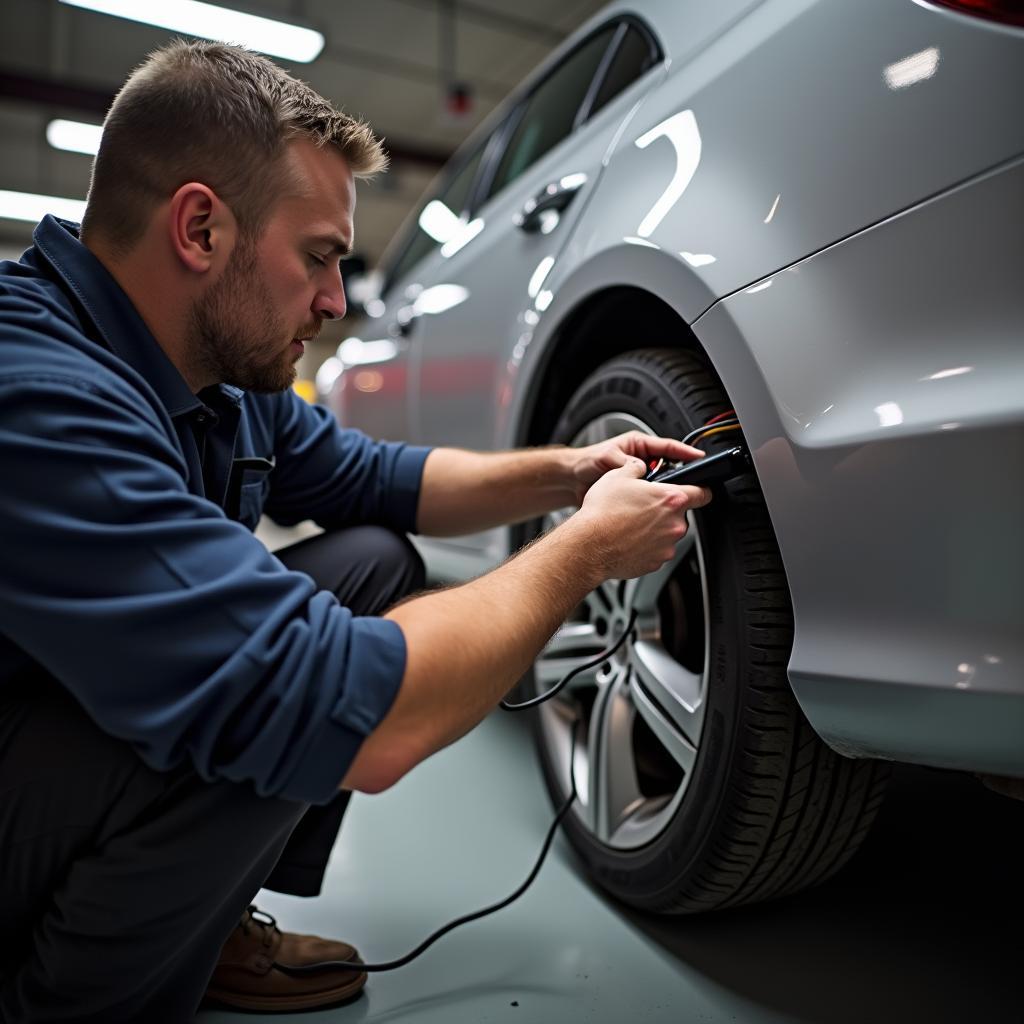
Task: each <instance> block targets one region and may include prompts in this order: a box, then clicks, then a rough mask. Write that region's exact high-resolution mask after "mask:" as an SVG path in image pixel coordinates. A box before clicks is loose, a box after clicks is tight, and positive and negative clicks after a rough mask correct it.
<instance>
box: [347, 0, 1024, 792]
mask: <svg viewBox="0 0 1024 1024" xmlns="http://www.w3.org/2000/svg"><path fill="white" fill-rule="evenodd" d="M620 13H636V14H638V15H639V16H641V17H642V18H643V19H644V20H645V21H646V23H647V24H649V25H650V26H651V27H652V29H653V31H654V33H655V34H656V35H657V37H658V39H659V42H660V43H661V45H662V47H663V51H664V54H665V62H664V65H663V66H662V67H661V68H660V69H657V71H656V72H654V73H648V75H647V76H646V77H645V78H644V79H643V80H641V81H640V82H638V83H635V85H634V86H633V87H632V88H631V90H629V91H628V92H627V93H625V94H623V95H622V96H620V97H619V102H618V105H617V106H616V108H615V110H614V111H613V112H612V113H611V114H609V116H608V117H607V118H606V121H607V122H609V123H608V124H604V123H603V122H602V123H601V124H600V125H598V126H597V127H598V130H596V131H595V132H593V133H592V134H591V135H587V134H586V133H585V132H584V133H580V134H579V135H574V136H572V137H570V138H569V139H567V140H565V142H564V143H563V144H562V145H560V146H558V147H556V148H555V149H553V150H551V151H550V153H549V154H548V155H547V157H545V158H544V160H542V161H541V162H540V163H539V164H538V165H536V166H535V168H533V169H531V172H530V174H529V175H524V177H523V179H520V181H518V182H516V183H515V185H514V186H513V187H511V188H509V189H508V190H506V193H507V194H502V195H499V196H498V197H496V198H495V200H494V201H492V205H491V207H490V208H488V207H482V208H481V211H480V212H481V215H483V216H484V219H485V220H486V219H487V218H490V222H489V223H488V227H487V230H486V231H485V232H482V233H481V234H480V235H478V236H477V237H476V238H475V239H474V240H473V241H472V242H471V243H469V244H468V245H466V246H465V247H464V248H463V249H462V250H461V251H460V252H459V253H458V254H457V255H456V256H454V257H453V258H451V259H447V260H445V259H443V258H442V257H440V256H439V255H438V254H437V253H435V254H434V257H433V258H432V260H430V261H427V262H425V263H424V264H423V265H422V267H421V268H418V269H417V273H416V275H414V276H415V277H416V281H414V282H413V283H414V284H416V285H417V286H420V287H431V286H434V285H436V284H437V283H445V284H458V285H460V286H463V287H467V289H468V290H469V291H471V292H472V293H473V294H474V301H473V302H472V303H471V302H470V301H465V302H463V303H460V305H459V306H458V308H454V307H453V308H452V309H451V310H450V312H451V313H452V314H455V315H453V316H450V317H440V316H438V317H431V318H429V319H430V320H431V321H432V322H431V323H430V324H429V329H428V330H424V332H423V335H422V338H421V339H420V340H421V341H422V342H423V347H422V349H421V350H419V351H415V352H414V353H413V354H412V357H411V363H414V364H415V365H416V367H417V368H416V371H415V377H416V378H418V380H419V383H420V385H421V386H420V389H419V390H420V392H424V391H426V393H427V402H428V403H429V404H427V405H422V406H420V407H418V408H416V409H415V411H414V412H412V413H408V412H407V411H406V412H403V414H402V415H403V417H404V419H403V420H402V421H401V422H403V424H404V425H405V426H407V427H412V428H413V430H414V432H413V434H412V436H413V437H414V438H415V439H417V440H425V441H428V442H435V443H437V442H442V443H458V444H465V445H467V446H473V447H480V448H487V447H495V448H503V447H510V446H514V445H517V444H521V443H524V442H525V441H527V440H528V439H529V438H530V437H531V432H530V424H531V418H532V416H533V414H534V407H535V406H534V403H535V401H536V396H537V394H538V392H539V390H540V388H541V386H542V384H543V381H544V380H545V377H546V375H547V374H548V373H549V372H550V371H551V369H552V367H553V366H555V365H556V364H557V361H558V360H559V359H560V358H561V355H560V350H559V344H560V343H561V340H562V332H563V331H564V330H565V329H566V325H567V324H569V323H571V322H572V319H573V317H574V315H575V314H576V313H577V312H578V311H579V310H580V309H582V308H586V306H587V305H588V303H591V302H593V301H594V300H596V299H597V298H599V297H600V296H601V295H603V294H605V293H606V292H607V291H608V289H613V288H632V289H634V290H635V291H636V292H637V294H640V293H644V294H646V295H649V296H655V297H656V298H657V299H658V300H660V302H661V303H663V304H664V305H665V306H667V307H668V308H669V309H671V310H672V311H674V312H675V314H676V315H677V317H678V320H679V324H680V331H679V335H678V337H675V338H673V337H647V336H644V335H643V334H642V333H641V332H639V331H638V334H637V336H636V337H635V338H623V339H622V351H626V350H628V349H630V348H642V347H647V346H650V345H662V346H664V345H672V344H684V343H687V341H688V340H690V339H693V338H695V339H696V341H697V342H699V343H700V345H701V346H702V347H703V349H704V351H705V352H706V353H707V355H708V356H709V358H710V359H711V361H712V363H713V364H714V366H715V368H716V370H717V372H718V373H719V375H720V377H721V379H722V381H723V384H724V385H725V387H726V389H727V391H728V393H729V394H730V396H731V398H732V399H733V401H734V403H735V407H736V409H737V411H738V413H739V416H740V419H741V422H742V423H743V425H744V430H745V434H746V437H747V439H748V441H749V442H750V444H751V448H752V452H753V455H754V460H755V465H756V468H757V471H758V475H759V477H760V479H761V483H762V486H763V489H764V493H765V498H766V501H767V503H768V507H769V511H770V513H771V517H772V521H773V524H774V526H775V529H776V532H777V535H778V540H779V544H780V549H781V551H782V556H783V559H784V562H785V565H786V570H787V573H788V575H789V579H790V586H791V592H792V597H793V605H794V613H795V623H796V633H795V644H794V649H793V655H792V660H791V664H790V678H791V681H792V684H793V687H794V690H795V692H796V695H797V698H798V700H799V701H800V703H801V706H802V707H803V709H804V711H805V713H806V714H807V716H808V719H809V720H810V722H811V724H812V725H813V726H814V727H815V729H816V730H817V731H818V732H819V733H820V734H821V735H822V736H823V737H824V738H825V739H826V740H827V741H828V742H829V743H830V744H832V745H833V746H834V747H835V749H837V750H839V751H840V752H842V753H846V754H851V755H858V756H875V757H888V758H895V759H901V760H908V761H918V762H921V763H925V764H933V765H941V766H944V767H953V768H964V769H970V770H975V771H986V772H993V773H1003V774H1016V775H1024V630H1022V628H1021V624H1022V621H1024V582H1022V581H1024V541H1022V539H1021V538H1022V534H1021V532H1020V530H1019V527H1018V525H1017V524H1018V523H1019V522H1020V520H1021V518H1022V515H1021V514H1022V511H1024V508H1022V506H1024V477H1022V474H1021V472H1020V467H1021V466H1022V465H1024V350H1022V346H1021V330H1022V327H1024V300H1022V298H1021V296H1022V294H1024V293H1022V291H1021V289H1020V281H1021V279H1022V271H1024V242H1022V239H1021V225H1022V224H1024V217H1022V214H1024V170H1022V166H1024V165H1022V164H1021V162H1019V155H1020V154H1022V153H1024V118H1022V117H1020V109H1019V108H1020V104H1019V103H1018V102H1017V101H1016V97H1018V96H1020V95H1022V94H1024V90H1022V87H1024V59H1021V58H1022V57H1024V31H1022V30H1017V29H1008V28H1005V27H1002V26H999V25H997V24H994V23H992V22H987V21H982V20H980V19H977V18H972V17H969V16H965V15H962V14H956V13H952V12H950V11H948V10H941V9H937V8H935V7H934V6H933V5H932V4H929V3H926V2H924V0H898V2H892V0H860V2H858V3H855V4H854V3H844V2H841V0H764V2H760V3H757V2H754V3H744V2H741V0H737V2H735V3H732V4H729V5H721V6H720V7H719V6H718V5H709V4H702V3H679V2H676V0H650V2H646V3H641V4H637V5H632V4H620V5H614V6H612V7H611V8H609V9H608V10H607V11H606V12H605V13H603V14H602V15H601V16H599V19H596V20H595V21H594V22H592V23H591V25H590V26H588V28H592V27H593V26H594V25H596V24H599V23H600V22H601V21H602V20H603V19H605V18H607V17H609V16H612V15H616V14H620ZM588 28H585V29H583V30H581V35H582V34H584V33H585V32H586V31H587V30H588ZM567 45H571V43H570V44H567ZM557 60H558V55H557V54H556V55H555V56H554V57H553V58H552V61H551V62H549V64H552V63H556V62H557ZM981 69H984V71H985V72H986V73H980V70H981ZM603 113H606V114H607V113H608V111H605V112H603ZM597 120H598V119H595V121H597ZM473 144H474V143H470V144H469V147H470V148H471V147H472V145H473ZM584 165H585V168H584ZM533 171H536V172H537V174H536V178H535V179H534V178H533V176H532V175H533ZM576 172H582V173H586V174H587V175H588V182H587V192H586V194H583V195H580V196H579V197H578V199H577V201H576V203H574V207H573V208H572V218H571V219H570V220H568V221H565V222H563V223H562V224H560V225H559V228H558V229H557V230H556V231H555V232H553V233H552V235H551V236H550V237H546V236H542V237H540V238H535V239H533V241H534V242H539V243H540V244H537V245H527V244H524V241H523V236H521V233H519V232H517V231H516V230H515V229H514V228H512V227H511V226H510V224H509V218H510V217H511V215H512V214H513V213H514V212H516V210H517V209H518V208H519V207H520V206H521V204H522V202H523V201H524V200H525V199H526V198H527V197H528V195H530V194H532V193H531V190H532V189H535V187H536V186H537V185H538V184H539V182H540V181H542V180H543V181H547V180H557V179H558V177H559V176H560V175H562V176H564V175H569V174H573V173H576ZM527 178H530V179H531V180H529V181H527V180H526V179H527ZM503 224H504V228H502V225H503ZM563 229H564V230H563ZM542 263H546V266H544V269H543V274H540V273H539V268H540V267H541V265H542ZM428 269H429V271H430V273H431V274H432V275H433V277H426V276H425V273H426V270H428ZM467 282H468V283H469V284H467ZM470 284H471V287H470ZM402 286H403V288H404V287H408V282H403V285H402ZM405 301H408V297H406V299H405ZM388 312H389V315H390V313H391V309H390V307H389V311H388ZM426 319H428V318H424V320H426ZM687 325H689V326H687ZM424 326H426V325H424ZM691 332H692V333H691ZM410 344H411V345H413V346H415V345H416V344H417V340H416V339H415V336H413V340H412V341H411V342H410ZM434 359H437V360H439V361H440V362H439V363H438V364H437V365H440V366H442V367H443V366H446V365H447V366H455V365H457V364H458V363H459V362H460V361H464V360H470V361H475V362H477V363H478V364H479V365H482V366H483V367H484V369H483V371H482V373H483V376H482V377H481V379H480V380H479V381H477V380H476V379H475V378H474V379H473V380H472V381H470V382H469V384H470V386H469V387H468V388H467V390H466V392H465V393H464V394H459V393H458V382H457V381H452V380H450V379H447V378H445V379H444V384H445V386H446V388H450V387H452V386H455V388H456V393H454V394H453V393H452V392H451V391H450V390H446V391H444V392H443V394H439V395H437V396H431V395H430V389H429V388H426V389H424V388H423V387H422V385H423V383H424V381H425V380H426V379H427V375H428V374H429V373H434V374H437V373H438V372H439V371H438V370H437V367H436V366H435V367H434V368H433V369H431V367H430V362H431V360H434ZM441 377H442V378H444V377H445V375H444V372H443V371H441ZM406 384H410V385H412V391H411V392H410V394H412V395H415V394H416V391H417V389H416V386H415V384H414V381H413V377H412V376H407V377H406V378H405V379H404V380H403V381H402V382H401V386H403V387H404V386H405V385H406ZM390 400H391V401H392V402H393V401H395V400H396V397H395V395H394V394H392V396H391V399H390ZM410 401H411V402H413V403H415V402H416V401H418V399H416V398H411V399H410ZM467 403H468V404H467ZM356 425H359V426H367V427H368V428H372V421H371V422H366V421H360V420H358V419H357V420H356ZM419 543H420V546H421V548H422V549H423V550H424V553H425V554H426V556H427V558H428V561H429V562H430V564H431V566H432V568H433V569H434V571H435V573H436V574H437V575H439V576H442V577H449V578H460V577H465V576H469V575H473V574H475V573H477V572H480V571H483V570H485V569H486V568H488V567H490V566H492V565H494V564H496V563H497V562H498V561H499V560H500V559H501V558H502V557H504V556H505V555H506V554H507V552H508V546H509V536H508V532H507V531H505V530H498V531H489V532H487V533H485V534H479V535H475V536H474V537H469V538H457V539H455V540H453V541H434V540H425V541H421V542H419Z"/></svg>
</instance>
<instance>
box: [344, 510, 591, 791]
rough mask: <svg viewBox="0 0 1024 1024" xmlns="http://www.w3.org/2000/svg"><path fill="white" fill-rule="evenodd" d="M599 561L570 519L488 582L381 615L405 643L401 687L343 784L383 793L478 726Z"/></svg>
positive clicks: (586, 534)
mask: <svg viewBox="0 0 1024 1024" xmlns="http://www.w3.org/2000/svg"><path fill="white" fill-rule="evenodd" d="M601 558H602V552H601V551H600V548H599V546H596V545H595V544H594V543H593V531H592V530H591V529H589V528H588V526H587V524H586V523H585V522H584V521H583V519H582V518H579V519H577V517H573V518H572V519H570V520H569V521H567V522H566V523H564V524H563V525H562V526H561V527H559V528H558V529H557V530H554V531H552V532H551V533H550V534H548V535H547V536H545V537H543V538H541V540H539V541H538V542H536V543H535V544H533V545H531V546H530V547H528V548H527V549H526V550H524V551H522V552H521V553H520V554H519V555H517V556H516V557H514V558H512V559H510V560H509V561H508V562H506V563H505V564H504V565H502V566H500V567H499V568H497V569H495V570H494V571H493V572H490V573H488V574H487V575H486V576H482V577H480V578H479V579H476V580H473V581H471V582H470V583H466V584H463V585H462V586H459V587H454V588H452V589H449V590H443V591H438V592H434V593H429V594H425V595H423V596H422V597H419V598H414V599H413V600H411V601H407V602H405V603H404V604H401V605H399V606H397V607H396V608H394V609H392V610H391V611H390V612H388V613H387V616H386V618H389V619H393V620H394V621H395V622H397V623H398V624H399V626H401V628H402V632H403V633H404V634H405V639H406V648H407V651H408V661H407V664H406V669H405V674H404V676H403V679H402V686H401V689H400V690H399V693H398V696H397V697H396V699H395V703H394V705H393V706H392V708H391V710H390V711H389V712H388V714H387V716H385V718H384V720H383V721H382V722H381V724H380V726H379V727H378V728H377V729H376V730H375V731H374V732H373V733H371V734H370V736H369V737H368V738H367V740H366V742H365V743H364V746H363V749H362V750H361V752H360V757H359V758H358V759H357V761H356V762H355V763H354V764H353V770H352V771H351V772H350V774H349V776H348V777H346V780H345V782H344V785H346V786H348V787H351V788H356V789H369V790H371V791H372V790H375V789H379V788H384V787H386V786H388V785H390V784H391V783H392V782H393V781H394V780H395V779H396V778H399V777H400V776H401V775H402V774H404V772H406V771H408V770H409V768H411V767H412V766H413V765H414V764H417V763H418V762H419V761H421V760H423V759H424V758H425V757H428V756H429V755H430V754H432V753H434V752H435V751H437V750H439V749H441V748H442V747H444V746H446V745H447V744H449V743H451V742H453V741H454V740H456V739H458V738H459V737H460V736H462V735H463V734H464V733H466V732H468V731H469V730H470V729H472V728H473V726H474V725H476V724H477V723H478V722H480V721H481V719H483V717H484V716H485V715H486V714H487V712H488V711H489V710H490V709H491V708H493V707H494V705H495V704H496V703H497V702H498V701H499V700H500V699H501V698H502V697H503V696H504V695H505V694H506V693H507V692H508V690H509V689H510V688H511V687H512V686H513V685H514V684H515V683H516V681H517V680H518V679H519V678H520V677H521V676H522V675H523V674H524V673H525V672H526V670H527V669H528V668H529V666H530V664H531V662H532V661H533V659H534V658H535V657H536V655H537V652H538V651H539V650H540V649H541V648H542V647H543V645H544V644H545V643H546V641H547V640H548V639H549V638H550V637H551V635H552V634H553V633H554V632H555V630H556V629H557V628H558V626H559V625H560V623H561V622H562V621H563V620H564V619H565V618H566V617H567V616H568V615H569V612H570V611H571V610H572V609H573V608H574V607H575V606H576V605H577V604H578V603H579V602H580V601H581V600H582V599H583V597H584V596H585V595H586V594H587V593H588V592H589V591H590V590H592V589H593V588H594V587H595V586H597V584H598V583H600V581H601V580H602V579H603V578H604V570H603V566H602V564H601ZM366 764H370V765H373V768H372V769H370V770H369V771H366V770H363V768H362V765H366Z"/></svg>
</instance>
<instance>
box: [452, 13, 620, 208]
mask: <svg viewBox="0 0 1024 1024" xmlns="http://www.w3.org/2000/svg"><path fill="white" fill-rule="evenodd" d="M621 20H622V18H621V17H615V18H610V19H609V20H608V21H604V22H602V23H601V24H600V25H595V26H594V28H593V29H592V30H591V31H590V32H588V33H587V34H586V35H585V36H584V37H583V38H582V39H581V40H580V41H579V42H578V43H577V44H576V45H575V46H574V47H573V48H572V49H571V50H568V51H566V52H565V53H564V54H562V56H561V58H559V60H558V63H557V64H555V65H554V66H553V67H551V68H549V69H548V72H547V74H545V75H543V76H541V77H540V78H538V79H537V81H535V82H531V83H530V87H529V88H528V89H527V90H526V91H525V92H523V93H522V95H521V96H520V97H519V98H518V99H517V100H516V102H515V106H514V107H513V109H512V110H510V111H509V115H508V117H507V118H506V119H505V122H504V124H503V125H502V130H501V134H502V140H501V150H500V151H499V152H495V153H494V154H493V157H494V159H493V160H492V161H491V162H490V164H489V165H488V167H487V168H486V173H485V174H484V175H481V177H480V178H479V179H478V180H477V189H476V194H475V196H474V199H475V203H474V206H473V207H472V209H471V211H470V212H471V215H472V214H475V213H476V211H477V209H479V207H480V206H482V205H483V204H484V203H485V202H489V201H490V200H491V199H494V198H495V197H496V196H499V195H501V193H502V192H504V191H505V189H506V188H508V187H509V186H510V185H512V184H514V182H515V180H516V179H513V180H512V181H510V182H508V183H507V184H506V185H504V186H503V187H502V188H501V189H499V190H498V191H497V192H495V193H494V194H493V195H489V194H488V192H489V190H490V188H491V185H492V184H493V182H494V176H495V175H496V174H497V173H498V167H499V166H500V165H501V161H502V159H503V158H504V156H505V151H506V149H507V147H508V143H509V141H510V140H511V138H512V136H513V135H514V134H515V131H516V129H517V128H518V127H519V123H520V122H521V121H522V119H523V116H524V114H525V113H526V108H527V107H528V106H529V105H530V101H531V100H532V99H533V97H534V95H535V94H536V93H537V92H538V91H539V90H540V89H541V88H542V87H543V86H544V85H546V84H547V83H548V81H550V79H551V78H552V77H553V76H554V75H556V74H558V72H559V71H561V70H562V68H563V67H565V65H566V62H567V61H570V60H572V58H573V57H574V56H575V55H576V54H577V53H578V52H579V51H580V50H582V49H583V48H584V47H585V46H587V45H588V44H589V43H591V42H592V41H593V40H594V38H595V37H596V36H599V35H601V34H602V33H603V32H607V31H608V29H609V28H613V29H615V31H613V32H612V35H611V38H610V39H609V40H608V45H607V47H606V48H605V52H604V53H603V54H602V55H601V60H600V61H599V62H598V65H597V69H596V70H595V72H594V77H593V78H592V79H591V82H590V85H589V86H587V91H586V92H585V93H584V94H583V99H581V100H580V106H579V107H578V108H577V109H576V115H575V116H574V117H573V122H572V128H571V129H570V130H569V134H568V135H566V136H565V137H564V138H562V139H559V140H558V142H556V143H555V146H559V145H561V144H562V143H563V142H564V141H565V139H567V138H569V137H570V136H571V135H573V134H574V133H575V132H576V129H577V128H578V127H579V124H578V117H579V112H580V109H581V108H582V106H583V104H584V103H585V102H586V100H587V97H588V96H589V95H590V90H591V89H592V88H593V84H594V81H595V80H596V79H597V78H599V77H600V78H601V79H602V81H603V75H604V71H605V63H604V62H605V60H606V58H607V56H608V53H609V52H610V51H611V50H612V49H613V48H615V44H616V41H617V39H618V23H619V22H620V21H621ZM552 148H554V147H552ZM527 170H528V168H527ZM524 173H525V172H524Z"/></svg>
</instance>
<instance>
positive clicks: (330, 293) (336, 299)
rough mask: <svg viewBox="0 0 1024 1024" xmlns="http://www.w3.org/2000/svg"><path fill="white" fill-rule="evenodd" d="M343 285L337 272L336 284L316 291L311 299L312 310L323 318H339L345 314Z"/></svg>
mask: <svg viewBox="0 0 1024 1024" xmlns="http://www.w3.org/2000/svg"><path fill="white" fill-rule="evenodd" d="M346 308H347V307H346V304H345V286H344V285H343V284H342V281H341V274H340V273H339V274H338V281H337V285H336V286H334V287H331V288H324V289H321V290H320V291H319V292H317V295H316V298H315V299H314V300H313V312H314V313H315V314H316V315H317V316H319V317H322V318H323V319H324V320H340V319H341V318H342V317H343V316H344V315H345V310H346Z"/></svg>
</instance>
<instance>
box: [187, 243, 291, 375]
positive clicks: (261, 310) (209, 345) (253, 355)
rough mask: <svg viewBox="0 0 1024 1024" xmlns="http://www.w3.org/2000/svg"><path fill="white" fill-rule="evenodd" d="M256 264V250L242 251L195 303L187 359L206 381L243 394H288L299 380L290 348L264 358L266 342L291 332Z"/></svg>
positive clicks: (189, 332) (190, 322)
mask: <svg viewBox="0 0 1024 1024" xmlns="http://www.w3.org/2000/svg"><path fill="white" fill-rule="evenodd" d="M255 259H256V253H255V247H253V246H251V245H242V246H240V247H239V250H238V252H237V253H236V254H235V256H234V259H233V260H232V262H231V264H230V266H229V267H228V268H227V270H225V272H224V275H223V276H222V277H221V279H220V280H219V281H218V282H217V283H216V284H214V285H213V286H212V287H211V288H210V289H209V291H207V292H206V294H205V295H203V296H202V297H201V298H199V299H197V300H196V302H195V303H193V305H192V309H191V311H190V314H189V327H188V353H189V360H190V362H191V364H192V365H193V366H195V367H196V368H197V369H198V370H199V372H200V374H201V376H202V377H203V378H206V379H210V378H211V377H212V378H213V379H214V380H215V381H217V382H219V383H222V384H233V385H234V386H235V387H238V388H242V389H243V390H244V391H284V390H285V389H286V388H289V387H291V385H292V382H293V381H294V380H295V364H294V362H293V361H292V358H291V351H290V346H289V348H288V349H282V350H280V351H277V352H271V353H270V354H269V355H263V351H264V346H265V342H266V339H268V338H271V339H273V338H283V337H285V335H286V333H287V331H286V328H285V324H284V320H283V318H282V317H281V316H280V315H278V314H277V312H276V311H275V310H274V309H273V307H272V306H271V304H270V301H269V299H268V297H267V290H266V287H265V284H264V281H263V278H262V277H261V276H260V274H259V273H258V272H257V271H256V270H255V269H254V264H255ZM261 343H263V344H261Z"/></svg>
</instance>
